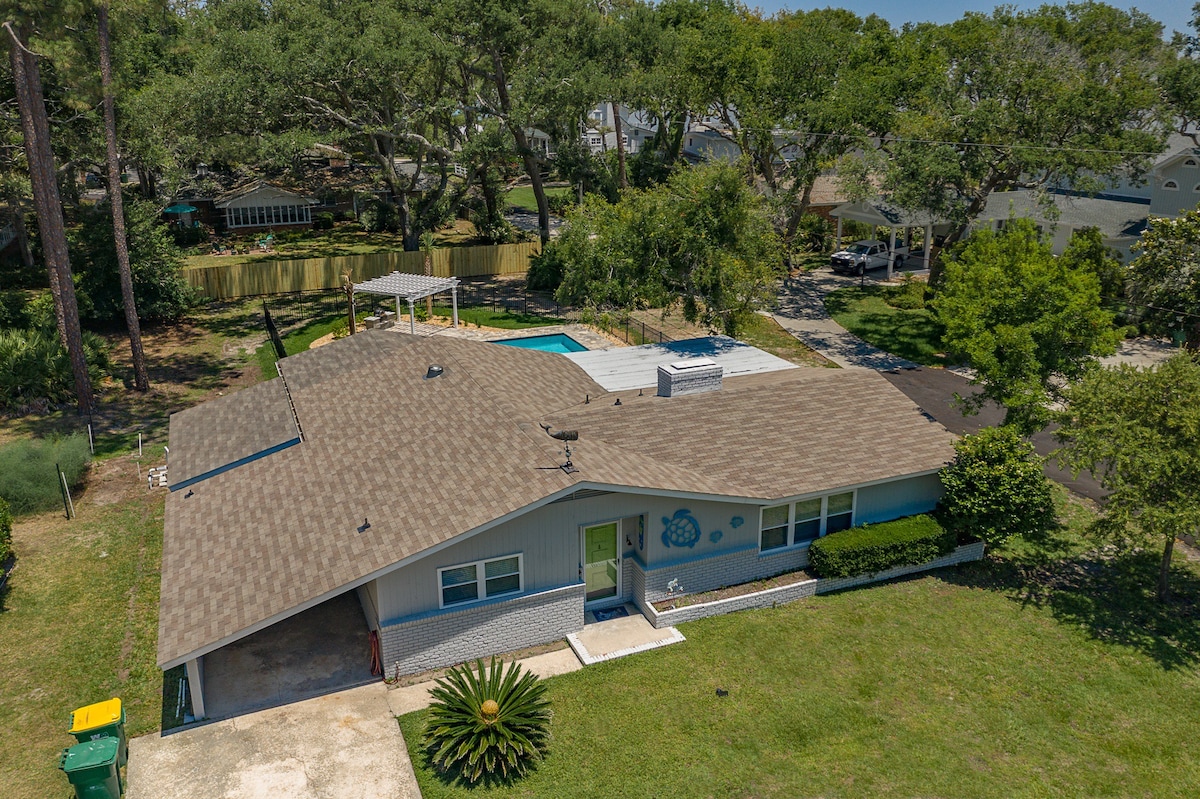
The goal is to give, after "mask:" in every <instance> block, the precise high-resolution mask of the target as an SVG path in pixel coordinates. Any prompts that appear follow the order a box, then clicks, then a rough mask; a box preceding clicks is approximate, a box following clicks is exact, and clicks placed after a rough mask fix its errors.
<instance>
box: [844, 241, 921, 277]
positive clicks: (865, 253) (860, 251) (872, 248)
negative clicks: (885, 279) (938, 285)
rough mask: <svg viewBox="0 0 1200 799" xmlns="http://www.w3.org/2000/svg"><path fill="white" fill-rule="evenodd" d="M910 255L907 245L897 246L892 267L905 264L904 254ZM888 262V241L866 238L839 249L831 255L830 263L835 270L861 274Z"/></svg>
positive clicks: (896, 267)
mask: <svg viewBox="0 0 1200 799" xmlns="http://www.w3.org/2000/svg"><path fill="white" fill-rule="evenodd" d="M906 255H908V248H907V247H897V248H896V249H895V250H893V251H892V256H893V260H892V268H894V269H899V268H900V267H902V266H904V256H906ZM887 264H888V246H887V242H886V241H879V240H878V239H866V240H864V241H856V242H854V243H853V244H851V245H850V246H849V247H847V248H846V249H844V250H838V251H837V252H835V253H834V254H833V255H831V256H829V265H830V266H831V267H832V268H833V271H835V272H845V273H846V274H848V275H861V274H863V273H864V272H866V271H867V270H868V269H878V268H879V267H881V266H887Z"/></svg>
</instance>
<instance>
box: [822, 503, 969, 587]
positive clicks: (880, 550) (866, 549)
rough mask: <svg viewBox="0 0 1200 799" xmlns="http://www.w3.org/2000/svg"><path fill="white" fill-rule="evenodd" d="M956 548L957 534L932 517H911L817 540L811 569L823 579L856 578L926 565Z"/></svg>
mask: <svg viewBox="0 0 1200 799" xmlns="http://www.w3.org/2000/svg"><path fill="white" fill-rule="evenodd" d="M954 545H955V539H954V533H952V532H950V531H949V530H946V529H945V528H943V527H942V526H941V525H940V524H938V523H937V521H936V520H935V519H933V517H931V516H925V515H921V516H909V517H907V518H904V519H897V520H895V521H891V522H883V523H882V524H864V525H863V526H862V527H852V528H850V529H849V530H843V531H842V532H840V533H833V534H831V535H827V536H825V537H824V538H818V539H817V540H816V541H814V542H813V543H812V547H811V548H810V549H809V566H810V567H811V568H812V570H813V571H814V572H816V573H817V575H818V576H820V577H853V576H855V575H859V574H872V573H874V572H880V571H883V570H884V569H890V568H892V567H893V566H907V565H909V564H915V563H926V562H928V561H931V560H933V559H934V558H936V557H939V556H941V555H945V554H946V553H948V552H950V551H951V550H953V549H954Z"/></svg>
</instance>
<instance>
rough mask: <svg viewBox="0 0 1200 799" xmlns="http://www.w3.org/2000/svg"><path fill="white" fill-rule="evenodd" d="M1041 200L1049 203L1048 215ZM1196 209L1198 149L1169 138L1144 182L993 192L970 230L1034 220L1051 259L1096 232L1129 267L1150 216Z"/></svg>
mask: <svg viewBox="0 0 1200 799" xmlns="http://www.w3.org/2000/svg"><path fill="white" fill-rule="evenodd" d="M1039 196H1040V197H1041V198H1043V199H1049V200H1050V201H1051V202H1052V203H1053V206H1054V210H1053V211H1050V210H1049V209H1048V208H1047V206H1046V205H1045V203H1044V202H1043V203H1039V201H1038V198H1039ZM1197 204H1200V147H1197V146H1196V143H1195V141H1194V140H1193V139H1192V137H1191V136H1186V135H1181V134H1172V135H1171V136H1170V137H1168V139H1167V149H1166V152H1165V153H1164V154H1163V155H1162V156H1160V157H1159V158H1158V160H1157V161H1156V162H1155V164H1154V166H1153V167H1152V168H1151V170H1150V171H1149V173H1148V174H1147V175H1146V176H1145V178H1144V179H1140V180H1134V179H1132V178H1131V177H1125V178H1122V179H1120V180H1119V181H1118V182H1117V184H1116V185H1115V186H1109V187H1106V188H1104V189H1103V190H1102V191H1100V192H1097V193H1094V194H1084V193H1081V192H1077V191H1073V190H1071V188H1070V187H1069V186H1065V185H1060V186H1059V187H1057V188H1053V189H1050V190H1049V191H1047V192H1043V193H1041V194H1040V195H1039V194H1038V193H1035V192H1033V191H1030V190H1018V191H1008V192H997V193H995V194H992V195H991V196H990V197H988V203H987V207H986V208H985V209H984V211H983V212H982V213H981V214H980V215H979V217H978V218H977V219H976V220H975V222H974V223H973V225H972V227H973V228H975V229H979V228H992V229H1000V228H1002V227H1003V226H1004V224H1005V222H1006V220H1008V219H1010V218H1012V217H1014V216H1015V217H1022V218H1027V219H1032V220H1033V221H1034V222H1036V223H1037V225H1038V227H1039V228H1040V229H1042V231H1043V232H1045V233H1046V234H1047V235H1048V236H1050V237H1051V241H1052V243H1053V247H1054V252H1055V254H1058V255H1061V254H1062V252H1063V250H1064V249H1065V248H1066V246H1067V244H1068V242H1069V241H1070V239H1071V235H1072V234H1073V233H1074V232H1075V231H1077V230H1080V229H1083V228H1087V227H1094V228H1097V229H1099V230H1100V232H1101V234H1102V235H1103V236H1104V242H1105V244H1106V245H1107V246H1109V247H1111V248H1112V249H1114V250H1116V251H1117V252H1118V253H1120V254H1121V257H1122V259H1123V260H1124V261H1126V262H1128V261H1129V260H1130V259H1131V258H1132V257H1133V252H1132V247H1133V245H1134V244H1135V243H1137V241H1138V239H1140V238H1141V235H1142V233H1143V232H1144V231H1145V230H1146V227H1147V225H1148V218H1149V217H1151V216H1166V217H1177V216H1180V215H1181V214H1182V213H1183V212H1185V211H1187V210H1190V209H1193V208H1195V207H1196V206H1197Z"/></svg>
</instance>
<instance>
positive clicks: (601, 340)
mask: <svg viewBox="0 0 1200 799" xmlns="http://www.w3.org/2000/svg"><path fill="white" fill-rule="evenodd" d="M415 327H416V334H417V335H418V336H452V337H454V338H466V339H471V340H472V341H502V340H507V339H514V338H534V337H536V336H553V335H558V334H561V335H564V336H570V337H571V338H573V339H575V340H576V341H578V342H579V343H580V344H582V345H583V346H584V347H587V348H588V349H589V350H607V349H612V348H614V347H621V346H623V345H621V344H618V343H617V342H615V341H613V340H612V339H610V338H607V337H606V336H603V335H601V334H600V333H597V332H596V331H595V330H593V329H591V328H590V327H587V326H586V325H546V326H545V327H527V328H524V329H522V330H498V329H496V328H486V329H484V328H478V327H465V326H461V325H460V326H459V327H457V328H453V327H447V326H445V325H430V324H426V323H423V322H417V324H416V326H415ZM387 329H388V330H389V331H391V332H394V333H404V334H406V335H407V334H408V322H407V320H405V321H403V322H400V323H398V324H396V325H395V326H394V327H390V328H387Z"/></svg>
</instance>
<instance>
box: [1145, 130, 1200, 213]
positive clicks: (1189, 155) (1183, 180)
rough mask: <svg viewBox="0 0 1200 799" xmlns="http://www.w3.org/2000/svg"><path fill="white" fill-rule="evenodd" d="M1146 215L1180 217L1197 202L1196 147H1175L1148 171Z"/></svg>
mask: <svg viewBox="0 0 1200 799" xmlns="http://www.w3.org/2000/svg"><path fill="white" fill-rule="evenodd" d="M1150 187H1151V194H1150V214H1151V215H1152V216H1169V217H1177V216H1181V215H1182V214H1183V213H1184V212H1186V211H1190V210H1192V209H1194V208H1195V207H1196V206H1197V205H1198V204H1200V147H1196V146H1195V145H1194V144H1192V145H1191V146H1187V147H1183V148H1181V149H1179V150H1176V151H1175V152H1173V153H1172V154H1171V155H1169V156H1167V157H1166V158H1164V159H1163V160H1161V161H1159V162H1158V163H1157V164H1156V165H1155V166H1154V169H1153V170H1151V172H1150Z"/></svg>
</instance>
